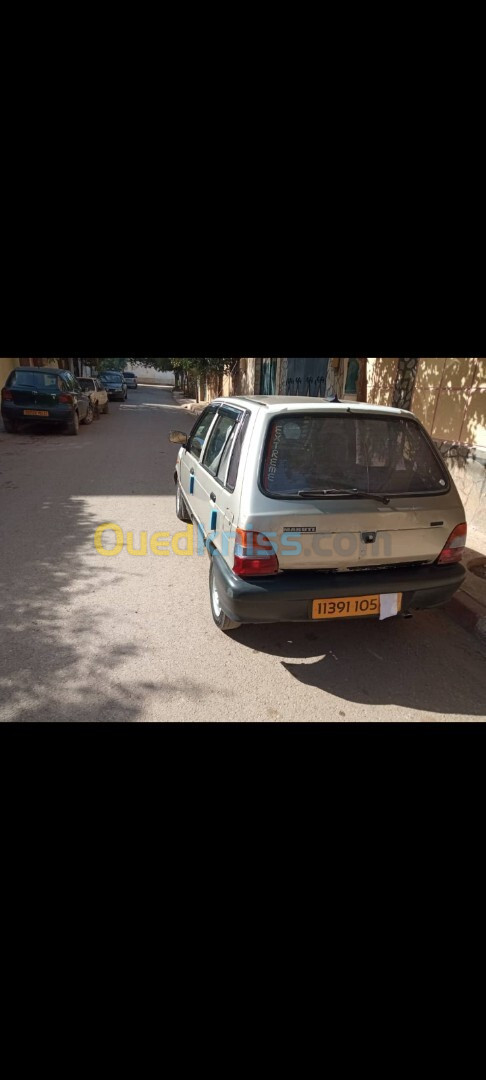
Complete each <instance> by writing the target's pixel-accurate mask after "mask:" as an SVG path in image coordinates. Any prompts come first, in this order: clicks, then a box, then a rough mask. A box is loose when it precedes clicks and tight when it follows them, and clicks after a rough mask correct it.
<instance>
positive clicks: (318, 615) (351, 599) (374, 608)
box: [312, 596, 380, 619]
mask: <svg viewBox="0 0 486 1080" xmlns="http://www.w3.org/2000/svg"><path fill="white" fill-rule="evenodd" d="M379 614H380V597H379V596H344V597H336V598H335V599H333V600H314V602H313V604H312V618H313V619H353V618H358V619H359V618H364V616H365V615H379Z"/></svg>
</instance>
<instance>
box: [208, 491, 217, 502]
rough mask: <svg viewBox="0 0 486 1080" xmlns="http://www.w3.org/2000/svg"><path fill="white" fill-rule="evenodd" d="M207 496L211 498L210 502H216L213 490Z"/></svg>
mask: <svg viewBox="0 0 486 1080" xmlns="http://www.w3.org/2000/svg"><path fill="white" fill-rule="evenodd" d="M209 498H210V499H211V502H216V495H215V494H214V491H212V492H211V494H210V496H209Z"/></svg>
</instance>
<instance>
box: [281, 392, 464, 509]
mask: <svg viewBox="0 0 486 1080" xmlns="http://www.w3.org/2000/svg"><path fill="white" fill-rule="evenodd" d="M262 486H263V489H264V491H265V492H266V493H267V494H269V495H273V496H275V497H279V496H283V497H284V498H286V497H292V496H294V497H295V496H297V497H298V495H299V492H302V491H316V492H317V491H319V492H321V491H325V490H329V489H340V490H342V489H350V488H358V489H359V491H365V492H376V493H380V494H384V495H409V494H425V493H427V492H442V493H443V492H444V491H445V490H446V489H447V488H448V487H449V480H448V474H447V471H446V468H445V466H444V465H443V464H442V462H441V460H440V458H439V457H438V456H437V455H436V453H435V451H434V449H433V446H432V445H431V444H430V443H429V440H428V438H427V436H426V435H425V433H424V432H423V431H422V429H421V427H420V426H419V425H418V424H417V423H416V422H415V421H414V420H412V419H410V420H409V419H407V418H404V417H388V416H379V415H378V416H369V415H368V416H358V415H356V414H354V415H352V414H341V415H336V414H330V415H327V416H324V415H322V414H320V415H315V414H314V415H309V414H302V413H300V414H294V415H290V414H286V415H285V416H280V417H278V418H277V419H276V420H274V421H273V422H272V424H271V425H270V430H269V433H268V437H267V442H266V446H265V455H264V463H263V475H262Z"/></svg>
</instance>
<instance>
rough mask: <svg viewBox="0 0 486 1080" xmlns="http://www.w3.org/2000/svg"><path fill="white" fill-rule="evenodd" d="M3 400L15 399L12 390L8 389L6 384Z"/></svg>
mask: <svg viewBox="0 0 486 1080" xmlns="http://www.w3.org/2000/svg"><path fill="white" fill-rule="evenodd" d="M2 401H13V394H12V391H11V390H7V387H6V386H4V387H3V390H2Z"/></svg>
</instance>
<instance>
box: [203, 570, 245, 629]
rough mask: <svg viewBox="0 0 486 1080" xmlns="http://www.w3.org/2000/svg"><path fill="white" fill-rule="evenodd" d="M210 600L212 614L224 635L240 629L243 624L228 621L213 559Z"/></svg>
mask: <svg viewBox="0 0 486 1080" xmlns="http://www.w3.org/2000/svg"><path fill="white" fill-rule="evenodd" d="M209 600H210V604H211V614H212V616H213V619H214V621H215V623H216V626H217V627H218V629H219V630H222V631H223V633H224V634H227V633H228V631H230V630H239V629H240V626H241V623H239V622H233V621H232V619H228V616H227V615H225V613H224V611H223V610H222V608H221V604H220V600H219V594H218V587H217V585H216V575H215V573H214V564H213V560H212V559H211V566H210V569H209Z"/></svg>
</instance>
